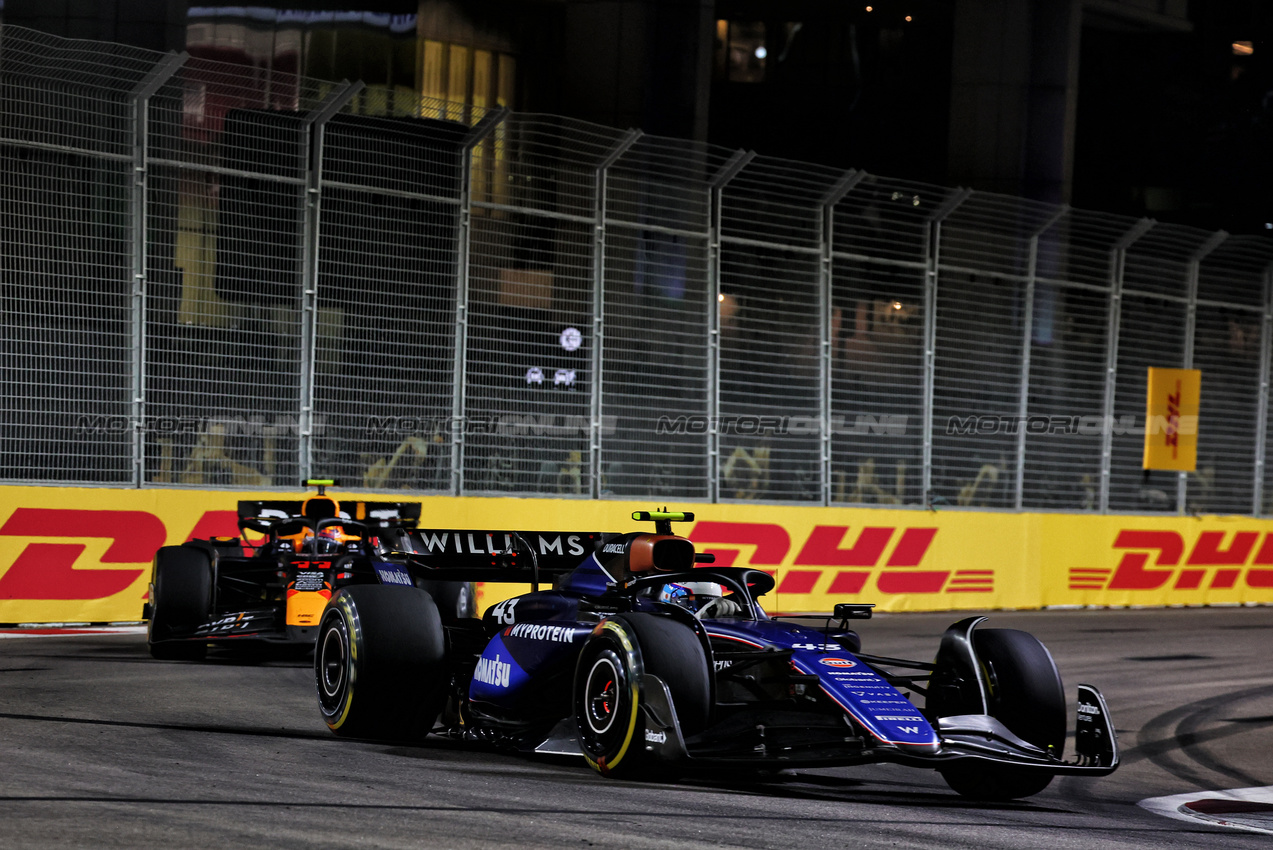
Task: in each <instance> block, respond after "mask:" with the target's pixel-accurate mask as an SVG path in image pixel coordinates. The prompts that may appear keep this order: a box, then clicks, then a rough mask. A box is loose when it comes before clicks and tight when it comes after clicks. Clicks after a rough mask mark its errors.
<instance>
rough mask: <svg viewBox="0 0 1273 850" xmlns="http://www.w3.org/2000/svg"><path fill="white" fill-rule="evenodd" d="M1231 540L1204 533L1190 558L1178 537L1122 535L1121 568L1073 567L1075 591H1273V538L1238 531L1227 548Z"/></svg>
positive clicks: (1272, 535) (1138, 533)
mask: <svg viewBox="0 0 1273 850" xmlns="http://www.w3.org/2000/svg"><path fill="white" fill-rule="evenodd" d="M1228 535H1229V532H1225V531H1204V532H1202V533H1201V534H1199V535H1198V539H1197V540H1195V541H1194V543H1193V547H1192V548H1191V549H1190V550H1189V554H1188V556H1186V555H1185V540H1184V537H1182V536H1181V535H1180V534H1179V533H1177V532H1175V531H1138V530H1134V529H1123V530H1121V531H1119V532H1118V536H1117V537H1116V538H1115V539H1114V545H1113V548H1114V549H1122V550H1125V551H1124V552H1123V556H1122V558H1121V559H1120V560H1119V562H1118V566H1116V567H1114V568H1113V569H1109V568H1102V567H1072V568H1071V569H1070V590H1157V589H1159V588H1162V587H1165V586H1167V584H1168V583H1169V582H1170V583H1171V587H1172V589H1174V590H1200V589H1206V590H1221V589H1228V588H1233V587H1236V586H1237V585H1238V581H1239V580H1242V581H1243V582H1245V583H1246V585H1247V587H1253V588H1268V587H1273V533H1270V534H1265V533H1263V532H1259V531H1234V532H1232V539H1230V540H1229V541H1228V545H1225V538H1226V537H1227V536H1228ZM1261 536H1263V538H1264V540H1263V541H1260V537H1261ZM1256 543H1259V544H1260V545H1259V548H1257V547H1256ZM1252 553H1254V557H1252Z"/></svg>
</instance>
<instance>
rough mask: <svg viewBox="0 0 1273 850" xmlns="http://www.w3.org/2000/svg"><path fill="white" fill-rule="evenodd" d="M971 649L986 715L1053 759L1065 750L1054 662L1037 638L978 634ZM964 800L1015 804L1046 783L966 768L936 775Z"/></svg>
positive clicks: (1003, 769) (1013, 772) (1036, 777)
mask: <svg viewBox="0 0 1273 850" xmlns="http://www.w3.org/2000/svg"><path fill="white" fill-rule="evenodd" d="M973 647H974V649H975V650H976V653H977V658H978V659H979V660H980V662H981V666H982V673H983V675H984V677H985V681H986V683H987V686H988V687H987V698H988V700H989V703H990V714H991V716H993V717H994V718H996V719H997V720H999V721H1000V722H1001V723H1003V725H1004V726H1007V727H1008V729H1010V730H1011V731H1012V732H1013V733H1014V734H1015V735H1017V736H1018V737H1020V738H1023V739H1025V740H1026V741H1029V742H1030V743H1031V744H1034V745H1035V746H1036V747H1039V748H1041V749H1044V750H1047V751H1048V752H1050V753H1052V754H1053V755H1055V756H1056V757H1057V758H1058V759H1059V758H1061V757H1062V755H1063V752H1064V749H1065V726H1066V723H1065V689H1064V687H1063V686H1062V684H1061V674H1060V673H1059V672H1057V669H1056V662H1054V661H1053V660H1052V654H1051V653H1050V652H1048V649H1047V647H1045V646H1044V645H1043V644H1042V643H1041V642H1039V640H1038V638H1036V637H1034V636H1033V635H1031V634H1030V633H1028V632H1022V631H1018V630H1016V629H981V630H978V631H976V632H974V633H973ZM941 774H942V778H943V779H945V780H946V784H947V785H949V786H950V787H951V788H953V789H954V790H955V791H956V792H958V793H959V794H961V795H962V796H964V797H971V798H974V799H978V800H1018V799H1021V798H1022V797H1029V796H1031V795H1033V794H1037V793H1039V792H1040V791H1042V790H1043V789H1044V788H1046V787H1048V784H1049V783H1051V782H1052V776H1051V774H1048V773H1039V772H1037V771H1033V770H1028V769H1022V768H1014V767H1010V766H1001V765H992V764H984V763H975V762H966V763H962V764H957V765H952V766H950V767H948V768H946V769H944V770H942V771H941Z"/></svg>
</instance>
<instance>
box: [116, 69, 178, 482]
mask: <svg viewBox="0 0 1273 850" xmlns="http://www.w3.org/2000/svg"><path fill="white" fill-rule="evenodd" d="M188 58H190V54H188V53H185V52H182V53H169V54H168V55H167V56H165V57H164V58H163V60H162V61H160V62H159V64H157V65H155V67H153V68H151V69H150V71H149V72H148V73H147V74H146V76H145V77H144V78H143V79H142V80H141V82H139V83H138V84H137V85H136V86H135V87H134V88H133V90H132V91H131V92H130V93H129V99H130V100H131V101H132V110H133V163H132V170H133V175H132V176H133V179H132V186H131V192H130V195H129V207H130V209H129V218H130V221H131V222H132V231H133V232H132V247H131V253H132V258H131V259H132V264H131V265H132V268H131V269H130V271H131V274H132V290H131V293H130V298H131V301H132V305H131V307H132V309H131V314H132V317H131V321H132V336H133V362H132V394H131V396H130V397H131V399H132V401H131V404H130V417H129V418H130V419H131V421H132V428H133V433H132V448H131V451H132V470H133V475H132V477H133V482H132V483H133V486H134V487H140V486H142V484H144V483H145V481H146V266H147V260H148V257H147V250H146V243H147V239H146V228H147V221H146V219H147V215H148V209H147V203H148V199H147V197H146V195H147V177H148V175H149V171H148V165H149V154H150V150H149V145H150V127H149V124H150V98H151V97H152V96H154V94H155V92H157V91H159V89H160V88H161V87H162V86H163V85H164V83H166V82H168V81H169V80H170V79H172V77H173V75H174V74H176V73H177V71H179V70H180V69H181V66H182V65H184V64H185V62H186V59H188Z"/></svg>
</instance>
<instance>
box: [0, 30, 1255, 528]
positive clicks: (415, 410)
mask: <svg viewBox="0 0 1273 850" xmlns="http://www.w3.org/2000/svg"><path fill="white" fill-rule="evenodd" d="M1271 267H1273V240H1269V239H1264V238H1256V237H1245V236H1232V235H1228V234H1225V233H1223V232H1219V233H1213V232H1209V231H1202V230H1197V229H1194V228H1189V227H1184V226H1179V225H1173V224H1164V223H1158V222H1154V221H1151V220H1135V219H1130V218H1124V217H1120V216H1115V215H1108V214H1102V213H1094V212H1089V211H1083V210H1077V209H1072V208H1069V207H1065V206H1062V207H1058V206H1050V205H1046V204H1040V203H1036V202H1031V201H1027V200H1023V199H1019V198H1013V197H1007V196H1003V195H995V194H989V193H983V192H972V191H968V190H963V189H950V188H942V187H938V186H931V185H925V184H920V183H914V182H910V181H906V180H896V179H891V178H888V177H881V176H876V175H872V174H867V173H864V172H861V171H853V170H850V171H841V170H835V169H831V168H826V167H821V166H816V165H811V164H807V163H798V162H789V161H783V160H778V159H773V158H769V157H765V156H758V155H755V154H753V153H751V152H743V151H733V150H728V149H723V148H720V147H714V146H711V145H704V144H698V143H693V142H687V141H683V140H677V139H670V138H660V137H653V136H649V135H643V134H641V133H639V132H637V131H621V130H615V129H612V128H607V127H602V126H598V125H593V124H587V123H584V122H580V121H575V120H572V119H567V118H562V117H557V116H551V115H535V114H521V113H515V112H510V111H508V110H507V109H504V108H501V107H498V106H495V107H489V108H481V107H472V106H467V107H466V106H464V105H461V104H455V103H446V102H440V101H431V100H427V99H421V98H420V97H419V96H418V95H417V94H415V93H413V92H410V91H406V90H387V89H384V88H378V89H368V88H366V87H364V86H362V85H361V84H360V83H352V84H351V83H347V82H341V83H334V82H329V81H324V80H316V79H309V78H304V77H298V76H295V75H288V74H283V73H279V72H278V71H276V70H274V71H269V72H268V73H267V72H266V71H264V70H263V69H257V68H252V67H246V66H239V65H230V64H223V63H217V62H211V61H207V60H203V59H198V58H192V57H189V56H186V55H184V54H158V53H153V52H148V51H143V50H139V49H135V48H130V47H124V46H120V45H115V44H107V43H99V42H85V41H73V40H65V39H60V38H56V37H53V36H48V35H44V34H40V33H37V32H34V31H31V30H26V29H22V28H18V27H13V26H6V27H3V28H0V298H2V299H3V307H4V312H3V318H2V319H0V328H2V330H0V354H2V356H3V363H4V369H3V383H2V384H0V393H3V396H4V401H3V404H2V405H0V480H3V481H5V482H9V483H45V484H47V483H58V484H93V485H116V486H132V487H162V486H197V487H233V488H261V487H266V488H268V487H294V486H295V484H296V482H297V481H298V480H299V479H300V478H302V477H309V476H321V477H336V478H339V479H341V480H342V482H343V483H344V485H345V486H346V487H356V488H360V489H365V490H371V491H375V490H387V489H406V490H410V491H417V492H437V493H456V494H460V493H464V494H522V495H559V496H568V497H580V498H607V497H615V498H640V499H646V498H649V499H652V500H655V501H667V502H669V503H670V502H680V501H683V500H703V501H733V500H768V501H782V502H804V503H809V504H833V505H839V504H843V505H909V506H916V507H933V508H943V507H947V506H951V507H955V506H965V507H978V508H991V509H1007V510H1065V511H1092V512H1123V511H1129V512H1146V511H1164V512H1185V511H1205V512H1231V513H1240V514H1266V513H1268V512H1269V498H1268V496H1269V494H1270V493H1271V492H1273V491H1271V490H1270V488H1269V487H1268V483H1269V482H1268V478H1267V476H1268V471H1267V468H1268V464H1267V463H1266V459H1267V456H1268V430H1269V403H1270V401H1269V392H1268V385H1269V371H1270V333H1271V331H1273V307H1271V302H1270V298H1271V296H1270V291H1271V289H1273V287H1271V284H1270V281H1271V279H1273V273H1271V271H1270V269H1271ZM1149 366H1165V367H1187V368H1199V369H1201V370H1202V375H1203V391H1202V415H1201V421H1200V423H1199V438H1198V440H1199V463H1198V471H1197V472H1196V473H1189V474H1177V473H1165V472H1154V473H1152V474H1149V475H1146V474H1145V473H1144V472H1143V471H1142V470H1141V457H1140V455H1141V445H1142V433H1143V432H1142V430H1141V429H1143V428H1144V427H1145V424H1146V423H1145V402H1144V398H1145V388H1146V368H1147V367H1149Z"/></svg>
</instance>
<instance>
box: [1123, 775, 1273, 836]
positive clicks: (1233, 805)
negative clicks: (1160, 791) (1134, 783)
mask: <svg viewBox="0 0 1273 850" xmlns="http://www.w3.org/2000/svg"><path fill="white" fill-rule="evenodd" d="M1136 805H1138V806H1140V807H1141V808H1143V809H1148V810H1149V811H1151V812H1153V813H1155V814H1159V815H1163V816H1164V817H1169V818H1175V819H1177V820H1186V821H1189V822H1190V823H1199V822H1201V823H1209V824H1211V825H1213V826H1226V827H1229V828H1231V829H1242V830H1246V831H1248V832H1263V833H1265V834H1266V835H1273V785H1265V786H1263V787H1260V788H1233V789H1230V790H1228V791H1194V792H1193V793H1192V794H1174V795H1172V796H1170V797H1150V798H1148V799H1145V800H1141V801H1140V802H1139V803H1137V804H1136Z"/></svg>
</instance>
